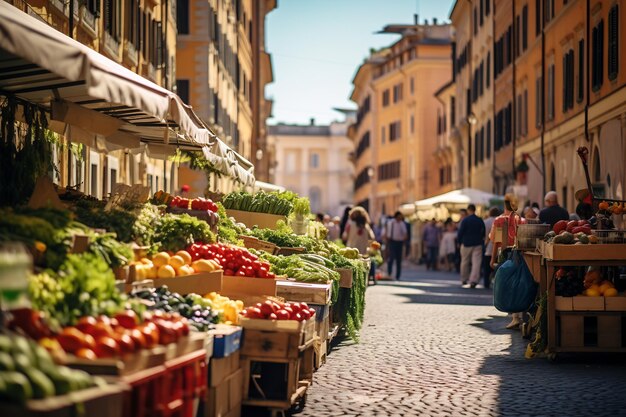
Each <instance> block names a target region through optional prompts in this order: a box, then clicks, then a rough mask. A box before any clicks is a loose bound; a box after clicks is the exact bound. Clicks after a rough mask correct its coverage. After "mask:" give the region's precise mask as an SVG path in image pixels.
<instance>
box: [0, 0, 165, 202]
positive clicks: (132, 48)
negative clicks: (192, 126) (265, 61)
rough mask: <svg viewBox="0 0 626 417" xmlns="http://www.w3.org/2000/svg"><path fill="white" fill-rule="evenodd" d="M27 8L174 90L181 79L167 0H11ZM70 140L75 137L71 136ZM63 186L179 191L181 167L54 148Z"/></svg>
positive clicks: (104, 191)
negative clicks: (135, 186)
mask: <svg viewBox="0 0 626 417" xmlns="http://www.w3.org/2000/svg"><path fill="white" fill-rule="evenodd" d="M8 2H9V3H11V4H13V5H14V6H15V7H17V8H18V9H21V10H22V11H23V12H25V13H28V14H29V15H31V16H34V17H36V18H38V19H39V20H41V21H43V22H45V23H47V24H48V25H50V26H52V27H53V28H55V29H57V30H58V31H60V32H62V33H64V34H66V35H68V36H70V37H72V38H73V39H75V40H77V41H79V42H80V43H82V44H84V45H86V46H88V47H90V48H92V49H94V50H96V51H97V52H99V53H100V54H102V55H104V56H106V57H107V58H109V59H111V60H113V61H115V62H117V63H118V64H121V65H123V66H124V67H126V68H128V69H130V70H131V71H133V72H135V73H137V74H139V75H141V76H143V77H145V78H147V79H149V80H150V81H152V82H154V83H156V84H158V85H160V86H162V87H165V88H168V89H172V88H173V86H174V85H175V78H176V30H177V28H176V8H175V3H173V2H168V1H167V0H151V1H146V0H128V1H122V0H91V1H85V2H79V1H76V0H74V1H69V2H65V1H59V0H27V1H24V0H8ZM66 136H67V137H66V138H65V139H71V135H70V134H69V131H68V133H67V134H66ZM53 154H54V155H53V158H54V162H55V164H56V166H57V167H58V169H59V171H58V173H55V174H54V178H53V180H54V181H55V182H56V183H57V184H59V185H60V186H61V187H65V186H72V187H76V188H77V189H78V190H80V191H82V192H84V193H86V194H89V195H92V196H95V197H97V198H103V197H106V196H107V195H109V194H110V193H111V192H112V190H113V188H114V186H115V184H116V183H125V184H143V185H147V186H149V187H150V188H151V190H152V191H153V192H154V191H157V190H159V189H164V190H167V191H174V190H175V189H176V187H177V171H176V169H175V166H174V164H172V163H171V162H170V161H167V160H157V159H151V158H149V157H148V156H147V155H146V154H145V152H144V153H139V154H134V153H131V152H128V151H125V150H118V151H110V152H108V151H106V149H97V148H96V147H89V146H81V147H77V146H68V147H62V146H58V147H55V148H54V149H53Z"/></svg>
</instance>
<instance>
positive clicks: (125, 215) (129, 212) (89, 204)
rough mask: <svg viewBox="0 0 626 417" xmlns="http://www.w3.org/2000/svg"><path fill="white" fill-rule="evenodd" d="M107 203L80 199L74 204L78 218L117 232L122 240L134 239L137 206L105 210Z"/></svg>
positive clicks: (85, 222)
mask: <svg viewBox="0 0 626 417" xmlns="http://www.w3.org/2000/svg"><path fill="white" fill-rule="evenodd" d="M104 206H105V203H103V202H101V201H92V200H86V199H82V200H78V201H77V202H76V204H75V206H74V212H75V213H76V219H77V220H78V221H80V222H81V223H84V224H86V225H87V226H89V227H93V228H94V229H105V230H107V231H109V232H113V233H115V234H116V236H117V238H118V239H119V240H120V241H121V242H131V241H132V240H133V225H134V224H135V222H136V221H137V217H138V214H137V210H136V209H137V208H138V207H136V206H126V207H124V210H118V209H113V210H110V211H105V210H104Z"/></svg>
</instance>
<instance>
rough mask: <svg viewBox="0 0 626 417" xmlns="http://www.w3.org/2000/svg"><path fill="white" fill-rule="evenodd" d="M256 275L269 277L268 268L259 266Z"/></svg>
mask: <svg viewBox="0 0 626 417" xmlns="http://www.w3.org/2000/svg"><path fill="white" fill-rule="evenodd" d="M256 275H257V276H258V277H259V278H267V269H265V268H263V267H261V268H259V270H258V271H256Z"/></svg>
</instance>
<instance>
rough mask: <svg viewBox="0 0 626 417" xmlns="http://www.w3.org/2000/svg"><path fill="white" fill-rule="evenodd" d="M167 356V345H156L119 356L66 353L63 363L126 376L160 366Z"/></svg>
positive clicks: (75, 367) (91, 371) (88, 371)
mask: <svg viewBox="0 0 626 417" xmlns="http://www.w3.org/2000/svg"><path fill="white" fill-rule="evenodd" d="M173 345H176V344H173ZM174 349H175V347H174ZM167 356H168V347H167V346H157V347H155V348H152V349H142V350H140V351H138V352H134V353H130V354H128V355H124V356H123V357H121V358H101V359H93V360H92V359H82V358H77V357H75V356H72V355H68V358H67V360H66V362H65V364H64V365H66V366H69V367H70V368H74V369H80V370H83V371H85V372H87V373H89V374H91V375H109V376H128V375H131V374H135V373H137V372H141V371H144V370H146V369H149V368H154V367H157V366H162V365H163V364H164V363H165V360H166V359H167Z"/></svg>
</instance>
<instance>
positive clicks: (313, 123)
mask: <svg viewBox="0 0 626 417" xmlns="http://www.w3.org/2000/svg"><path fill="white" fill-rule="evenodd" d="M311 126H315V118H314V117H311Z"/></svg>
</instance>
